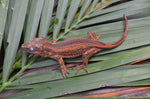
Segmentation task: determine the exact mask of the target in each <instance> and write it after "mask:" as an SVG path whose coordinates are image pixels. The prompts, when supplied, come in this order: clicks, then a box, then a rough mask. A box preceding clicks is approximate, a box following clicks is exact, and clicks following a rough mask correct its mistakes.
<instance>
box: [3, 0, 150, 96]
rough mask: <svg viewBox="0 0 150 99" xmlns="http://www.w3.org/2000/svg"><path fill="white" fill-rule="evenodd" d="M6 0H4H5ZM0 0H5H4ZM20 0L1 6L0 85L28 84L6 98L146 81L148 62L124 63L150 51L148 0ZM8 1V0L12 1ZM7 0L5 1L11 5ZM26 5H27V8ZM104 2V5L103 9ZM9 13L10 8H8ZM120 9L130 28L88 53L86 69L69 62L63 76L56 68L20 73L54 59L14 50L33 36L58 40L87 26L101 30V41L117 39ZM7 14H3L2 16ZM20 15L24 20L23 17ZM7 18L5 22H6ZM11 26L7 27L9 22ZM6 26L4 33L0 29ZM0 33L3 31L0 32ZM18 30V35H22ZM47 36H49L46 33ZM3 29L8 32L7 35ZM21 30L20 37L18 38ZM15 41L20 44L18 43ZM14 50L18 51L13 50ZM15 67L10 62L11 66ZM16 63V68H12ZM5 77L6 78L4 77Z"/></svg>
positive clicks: (121, 25)
mask: <svg viewBox="0 0 150 99" xmlns="http://www.w3.org/2000/svg"><path fill="white" fill-rule="evenodd" d="M8 1H9V0H8ZM8 1H7V2H3V0H1V1H0V8H1V7H3V5H2V4H6V5H8V3H9V2H8ZM30 1H31V2H28V0H25V1H24V0H20V1H17V2H13V3H14V4H15V5H14V10H12V11H9V10H8V14H6V13H7V9H2V10H0V12H2V13H3V16H2V17H0V20H2V24H1V25H0V26H1V27H0V46H1V41H2V38H3V35H5V39H6V38H8V42H9V43H8V45H7V44H6V41H4V45H5V46H2V49H4V50H5V47H7V48H6V50H5V52H6V53H5V57H4V62H3V70H2V73H1V75H3V77H1V79H0V82H1V88H0V91H2V90H4V89H8V90H9V89H29V88H30V90H25V91H22V92H20V93H17V94H14V95H11V96H9V97H5V98H8V99H9V98H10V99H17V98H18V99H20V98H24V99H26V98H28V99H29V98H33V97H34V98H36V99H41V98H52V97H56V96H60V95H61V94H63V93H68V92H70V93H76V92H82V91H86V90H91V89H96V88H99V87H101V86H103V85H106V86H119V85H126V86H128V85H147V84H149V80H150V73H149V70H150V66H149V65H141V66H139V65H125V64H128V63H130V62H133V61H136V60H140V59H144V58H148V57H150V46H149V44H150V39H149V36H150V33H149V31H150V28H149V27H150V13H149V12H150V2H149V0H129V1H127V2H120V0H77V1H75V0H59V1H58V2H57V0H45V1H43V0H30ZM11 2H12V1H11ZM13 3H9V5H8V7H12V6H13ZM27 8H28V9H27ZM102 8H104V9H102ZM12 13H13V14H12ZM123 14H125V15H126V16H127V17H128V22H129V33H128V36H127V38H126V40H125V41H124V42H123V44H121V45H120V46H119V47H116V48H114V49H110V50H104V51H101V52H100V53H97V54H95V55H94V56H93V57H91V58H90V59H89V65H88V67H87V69H88V70H89V74H86V73H85V71H84V70H80V71H79V73H78V75H75V72H76V71H75V70H72V69H71V68H68V70H69V71H70V75H69V77H68V78H67V79H64V78H63V77H62V74H61V72H60V70H53V71H48V72H42V73H35V74H31V75H28V76H23V77H19V75H20V74H21V73H23V72H24V71H25V70H26V69H33V68H35V69H36V68H39V67H40V68H41V67H42V68H45V67H46V66H51V65H57V64H58V62H57V61H55V60H52V59H50V58H43V57H37V56H35V57H32V58H30V57H28V54H27V53H26V52H23V53H19V50H18V48H20V46H21V44H22V43H23V41H24V42H28V41H29V40H30V39H31V38H33V37H36V36H38V37H46V36H49V37H51V38H50V39H49V40H51V39H54V40H56V41H57V42H60V41H61V40H65V39H69V38H74V37H85V38H87V32H88V31H92V32H94V33H96V34H100V39H99V40H100V41H104V42H107V43H111V42H115V41H117V40H118V39H119V38H120V37H121V35H122V33H123V32H124V26H125V22H124V18H123ZM6 15H8V16H7V20H6ZM24 20H25V21H24ZM5 21H6V25H5ZM8 23H11V24H10V27H9V24H8ZM4 28H5V32H6V31H9V33H5V34H4ZM1 33H2V34H1ZM22 33H23V35H22ZM50 33H51V34H52V36H51V34H50ZM7 35H8V37H7ZM21 35H22V38H23V39H22V40H20V39H21ZM19 44H20V45H19ZM17 51H18V54H17V55H16V53H17ZM64 61H65V63H72V62H82V59H81V57H79V58H73V59H65V60H64ZM12 67H14V68H12ZM16 68H17V69H18V68H19V69H20V71H19V72H18V71H16ZM12 72H14V73H15V75H11V74H12ZM9 78H10V79H9Z"/></svg>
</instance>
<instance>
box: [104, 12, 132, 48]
mask: <svg viewBox="0 0 150 99" xmlns="http://www.w3.org/2000/svg"><path fill="white" fill-rule="evenodd" d="M124 18H125V23H126V25H125V32H124V33H123V35H122V37H121V38H120V40H118V41H116V42H114V43H107V44H106V45H105V46H106V48H114V47H117V46H119V45H120V44H121V43H123V41H124V40H125V39H126V37H127V34H128V30H129V26H128V19H127V17H126V16H125V14H124Z"/></svg>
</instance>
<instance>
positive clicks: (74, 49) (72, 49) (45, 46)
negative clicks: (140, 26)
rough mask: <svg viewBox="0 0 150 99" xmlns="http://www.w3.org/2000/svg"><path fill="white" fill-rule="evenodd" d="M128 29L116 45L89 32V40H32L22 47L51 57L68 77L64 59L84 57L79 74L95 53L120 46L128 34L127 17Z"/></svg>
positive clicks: (78, 68) (79, 67)
mask: <svg viewBox="0 0 150 99" xmlns="http://www.w3.org/2000/svg"><path fill="white" fill-rule="evenodd" d="M125 21H126V29H125V32H124V33H123V36H122V37H121V38H120V40H118V41H116V42H114V43H104V42H101V41H98V39H99V35H96V34H94V33H92V32H88V38H71V39H68V40H65V41H62V42H59V43H56V42H55V41H54V40H53V41H51V42H48V41H47V40H46V39H45V38H32V39H31V41H30V42H28V43H25V44H23V45H22V49H24V50H25V51H27V52H29V53H34V54H38V55H41V56H43V57H50V58H53V59H55V60H57V61H58V62H59V65H60V68H61V71H62V75H63V77H67V76H68V73H69V72H68V70H67V69H66V67H65V65H64V61H63V58H73V57H77V56H81V55H82V59H83V64H81V65H78V66H77V68H76V69H77V72H76V73H78V72H79V70H80V69H84V70H85V71H86V72H88V70H87V69H86V67H87V65H88V59H89V58H90V57H91V56H92V55H93V54H95V53H97V52H99V51H101V50H104V49H110V48H114V47H117V46H119V45H120V44H121V43H122V42H123V41H124V40H125V38H126V36H127V34H128V21H127V18H126V16H125Z"/></svg>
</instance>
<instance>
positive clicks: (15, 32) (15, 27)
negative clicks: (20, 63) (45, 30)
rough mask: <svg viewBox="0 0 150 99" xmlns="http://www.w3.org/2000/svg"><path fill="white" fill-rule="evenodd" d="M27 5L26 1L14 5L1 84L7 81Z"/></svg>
mask: <svg viewBox="0 0 150 99" xmlns="http://www.w3.org/2000/svg"><path fill="white" fill-rule="evenodd" d="M27 5H28V0H25V1H18V2H16V3H15V8H14V12H13V17H12V22H11V26H10V30H9V35H8V42H9V45H8V47H7V50H6V54H5V58H4V66H3V83H5V82H6V81H7V79H8V77H9V74H10V71H11V68H12V65H13V63H14V60H15V55H16V52H17V48H18V45H19V41H20V38H21V34H22V28H23V24H24V20H25V13H26V10H27ZM16 37H17V39H16Z"/></svg>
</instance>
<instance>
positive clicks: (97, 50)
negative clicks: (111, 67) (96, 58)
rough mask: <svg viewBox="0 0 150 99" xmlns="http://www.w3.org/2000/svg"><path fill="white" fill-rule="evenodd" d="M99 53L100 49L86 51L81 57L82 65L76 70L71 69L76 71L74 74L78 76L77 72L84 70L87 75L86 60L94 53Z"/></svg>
mask: <svg viewBox="0 0 150 99" xmlns="http://www.w3.org/2000/svg"><path fill="white" fill-rule="evenodd" d="M99 51H101V49H98V48H92V49H90V50H88V51H86V52H85V53H84V54H83V55H82V60H83V64H81V65H77V67H76V68H73V69H77V71H76V74H78V72H79V71H80V69H84V70H85V71H86V72H87V73H88V70H87V65H88V59H89V58H90V57H91V56H92V55H93V54H95V53H97V52H99Z"/></svg>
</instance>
